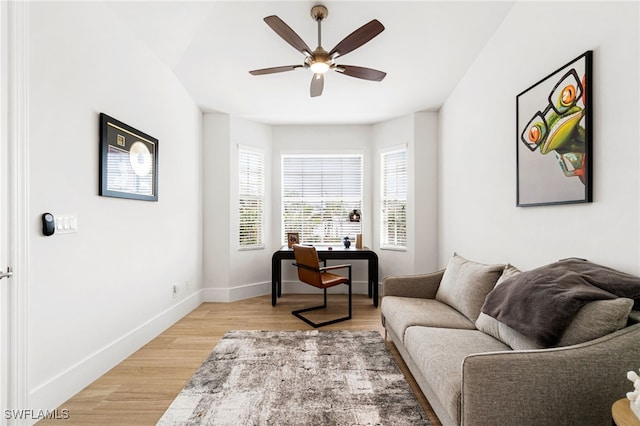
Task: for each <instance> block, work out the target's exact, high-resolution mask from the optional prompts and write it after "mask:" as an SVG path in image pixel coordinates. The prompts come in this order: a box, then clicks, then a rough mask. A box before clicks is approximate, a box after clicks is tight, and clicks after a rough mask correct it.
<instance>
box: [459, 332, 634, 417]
mask: <svg viewBox="0 0 640 426" xmlns="http://www.w3.org/2000/svg"><path fill="white" fill-rule="evenodd" d="M639 342H640V324H635V325H633V326H630V327H626V328H624V329H622V330H619V331H617V332H615V333H612V334H609V335H607V336H604V337H601V338H599V339H596V340H592V341H590V342H586V343H582V344H579V345H574V346H566V347H562V348H553V349H540V350H527V351H505V352H492V353H483V354H473V355H469V356H468V357H466V358H465V360H464V362H463V366H462V402H461V408H462V413H461V419H462V422H461V423H462V425H463V426H473V425H498V424H505V425H506V424H517V425H541V424H554V425H574V424H589V425H610V424H611V405H612V404H613V402H615V401H616V400H618V399H620V398H622V397H624V396H625V394H626V392H628V391H630V390H632V387H633V385H632V383H631V382H629V381H628V380H627V378H626V373H627V371H630V370H637V368H638V360H640V344H639Z"/></svg>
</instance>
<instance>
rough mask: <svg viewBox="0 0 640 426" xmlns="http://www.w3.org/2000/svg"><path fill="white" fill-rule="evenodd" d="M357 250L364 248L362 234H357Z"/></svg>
mask: <svg viewBox="0 0 640 426" xmlns="http://www.w3.org/2000/svg"><path fill="white" fill-rule="evenodd" d="M356 248H358V249H361V248H362V234H356Z"/></svg>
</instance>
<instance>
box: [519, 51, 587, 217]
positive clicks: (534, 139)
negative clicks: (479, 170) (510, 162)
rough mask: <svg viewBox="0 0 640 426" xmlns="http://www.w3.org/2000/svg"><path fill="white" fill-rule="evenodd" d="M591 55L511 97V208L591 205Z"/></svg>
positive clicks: (579, 57) (581, 57) (575, 60)
mask: <svg viewBox="0 0 640 426" xmlns="http://www.w3.org/2000/svg"><path fill="white" fill-rule="evenodd" d="M592 56H593V52H592V51H587V52H585V53H583V54H582V55H580V56H578V57H577V58H575V59H574V60H572V61H571V62H569V63H568V64H566V65H564V66H562V67H561V68H559V69H558V70H556V71H554V72H553V73H551V74H549V75H548V76H547V77H545V78H543V79H542V80H540V81H539V82H537V83H536V84H534V85H533V86H531V87H529V88H528V89H526V90H525V91H523V92H521V93H520V94H518V95H517V96H516V117H517V118H516V129H517V134H516V137H517V143H516V146H517V148H516V152H517V180H518V181H517V202H516V204H517V206H521V207H524V206H539V205H549V204H568V203H587V202H591V200H592V189H591V186H592V185H591V182H592V176H591V170H592V167H591V164H592V158H591V157H592V155H591V153H592V122H593V116H592V102H593V99H592V90H591V81H592Z"/></svg>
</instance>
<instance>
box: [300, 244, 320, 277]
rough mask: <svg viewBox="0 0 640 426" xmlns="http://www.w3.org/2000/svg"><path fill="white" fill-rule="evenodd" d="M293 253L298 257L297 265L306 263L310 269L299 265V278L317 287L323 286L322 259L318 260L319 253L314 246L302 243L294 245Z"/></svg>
mask: <svg viewBox="0 0 640 426" xmlns="http://www.w3.org/2000/svg"><path fill="white" fill-rule="evenodd" d="M293 254H294V255H295V257H296V264H297V265H304V266H306V267H308V268H311V269H313V270H310V269H306V268H301V267H300V266H298V279H299V280H300V281H302V282H303V283H307V284H311V285H312V286H315V287H321V286H322V275H321V272H320V271H319V269H320V261H319V260H318V253H317V252H316V248H315V247H313V246H303V245H300V244H294V245H293Z"/></svg>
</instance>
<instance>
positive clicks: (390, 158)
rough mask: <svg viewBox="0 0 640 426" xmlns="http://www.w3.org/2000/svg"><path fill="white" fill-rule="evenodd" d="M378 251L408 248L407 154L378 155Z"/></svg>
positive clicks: (403, 149) (401, 152)
mask: <svg viewBox="0 0 640 426" xmlns="http://www.w3.org/2000/svg"><path fill="white" fill-rule="evenodd" d="M380 164H381V165H382V173H381V180H382V182H381V185H380V186H381V189H382V194H381V198H382V214H381V215H380V217H381V220H382V224H381V248H398V249H404V248H406V247H407V208H406V207H407V150H406V148H402V149H398V150H393V151H388V152H384V153H382V154H381V161H380Z"/></svg>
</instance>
